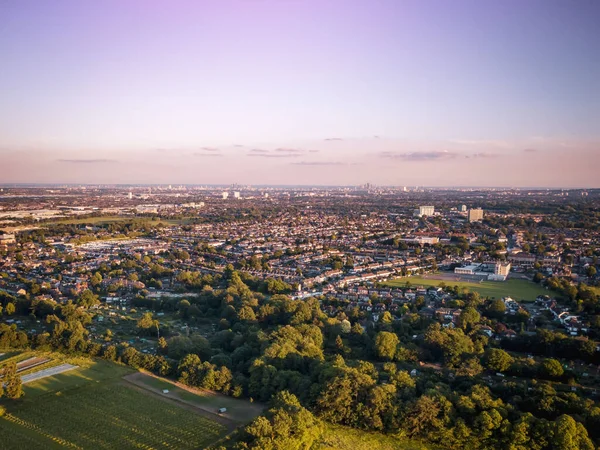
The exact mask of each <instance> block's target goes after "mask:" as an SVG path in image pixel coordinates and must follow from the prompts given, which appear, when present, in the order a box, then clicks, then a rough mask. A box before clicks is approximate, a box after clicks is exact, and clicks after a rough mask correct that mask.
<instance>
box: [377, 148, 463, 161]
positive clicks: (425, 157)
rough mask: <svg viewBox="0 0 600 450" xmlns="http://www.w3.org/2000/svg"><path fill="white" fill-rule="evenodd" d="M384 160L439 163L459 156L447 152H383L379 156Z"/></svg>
mask: <svg viewBox="0 0 600 450" xmlns="http://www.w3.org/2000/svg"><path fill="white" fill-rule="evenodd" d="M379 156H381V157H382V158H391V159H400V160H403V161H437V160H446V159H453V158H456V157H457V156H458V155H457V154H456V153H453V152H449V151H447V150H444V151H434V152H409V153H395V152H381V153H380V154H379Z"/></svg>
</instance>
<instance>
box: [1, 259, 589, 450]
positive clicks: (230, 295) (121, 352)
mask: <svg viewBox="0 0 600 450" xmlns="http://www.w3.org/2000/svg"><path fill="white" fill-rule="evenodd" d="M150 269H151V270H150V273H149V274H147V275H146V276H147V277H152V276H153V275H155V276H158V275H159V273H160V271H161V269H160V267H153V266H152V264H151V265H150ZM152 272H157V273H154V274H153V273H152ZM180 277H181V279H182V280H185V281H186V282H187V283H189V284H190V286H195V287H196V288H197V292H198V295H197V296H190V298H189V299H185V300H177V301H175V300H166V299H149V298H145V297H143V296H142V295H140V296H138V297H137V299H136V300H135V301H134V306H136V307H144V308H148V309H149V310H150V312H148V313H146V314H145V315H144V316H142V318H141V319H140V320H138V322H137V323H135V324H132V326H135V327H136V328H137V330H138V332H139V333H140V335H144V336H149V337H152V336H154V338H156V335H157V332H158V320H157V319H156V317H155V316H154V315H153V313H152V311H160V310H171V311H177V313H178V314H180V315H181V317H183V318H185V319H186V320H188V321H189V322H190V323H194V322H195V321H206V320H211V321H213V322H214V323H217V324H218V329H219V331H217V332H216V333H214V335H212V336H211V337H210V339H206V338H204V337H202V336H200V335H194V334H192V335H178V334H172V333H171V332H170V330H168V329H165V328H164V327H163V328H161V330H160V332H161V337H160V339H158V347H159V353H158V354H157V355H149V354H144V353H141V352H139V351H138V350H136V349H135V348H133V347H131V346H128V345H127V344H119V345H113V344H111V343H110V342H109V341H110V339H107V342H106V343H99V342H92V341H91V340H90V339H89V331H88V329H87V327H88V326H89V324H90V323H91V314H90V312H91V311H90V310H89V308H91V307H93V306H94V305H96V304H97V303H98V302H99V298H98V296H97V295H96V294H95V293H93V292H91V291H85V292H84V293H83V294H81V295H80V296H79V297H78V298H77V299H76V301H75V302H70V303H68V304H65V305H56V304H53V303H51V302H44V301H39V302H38V301H33V302H32V301H30V300H27V299H25V298H18V299H15V298H11V296H9V295H7V294H3V298H2V305H3V307H4V309H5V310H6V309H9V308H10V309H14V311H13V312H14V314H22V315H26V314H33V315H35V317H36V318H38V319H41V320H44V321H45V322H46V323H47V324H48V325H49V326H50V329H51V331H50V332H48V333H42V334H37V335H29V336H28V335H27V334H26V333H24V332H22V331H17V329H16V327H15V326H14V325H12V326H9V325H6V324H2V325H0V348H10V347H13V348H25V347H31V348H35V349H40V350H46V349H48V350H50V349H51V350H57V351H62V352H68V353H77V354H86V355H89V356H92V357H101V358H105V359H108V360H114V361H118V362H121V363H124V364H127V365H129V366H131V367H134V368H144V369H147V370H150V371H153V372H155V373H157V374H159V375H162V376H168V377H173V378H176V379H178V380H180V381H182V382H183V383H186V384H188V385H190V386H196V387H201V388H206V389H212V390H216V391H220V392H223V393H225V394H228V395H232V396H235V397H245V398H250V399H253V400H256V401H261V402H269V404H270V405H271V406H270V408H269V410H268V412H267V413H266V414H265V415H264V416H261V417H260V418H258V419H256V420H255V421H254V422H253V423H252V424H251V425H249V426H248V427H247V428H246V429H245V430H244V431H243V432H241V433H239V435H238V436H237V441H236V443H235V444H232V445H235V446H236V447H238V448H256V449H259V448H260V449H268V448H300V445H301V443H307V442H310V441H311V440H312V439H314V438H315V436H318V434H319V433H320V432H321V431H320V430H321V429H322V428H321V426H320V425H319V424H320V423H322V421H325V422H330V423H335V424H342V425H346V426H350V427H354V428H357V429H363V430H376V431H380V432H382V433H388V434H391V435H396V436H399V437H404V438H415V439H420V440H422V441H425V442H430V443H432V444H437V445H440V446H441V447H443V448H456V449H459V448H469V449H502V448H504V449H540V450H542V449H577V448H580V449H593V448H594V441H596V442H599V441H600V434H599V433H600V431H599V430H600V407H599V406H598V404H597V403H596V402H595V401H594V399H593V398H592V396H591V393H590V392H589V391H588V390H585V389H581V390H571V389H569V388H568V386H569V385H570V384H573V383H574V382H575V380H576V375H575V374H574V373H572V372H571V371H569V370H568V369H567V370H565V369H564V367H563V365H562V364H561V363H560V362H559V361H558V360H557V359H555V358H569V359H580V360H582V361H587V362H590V363H594V364H598V363H599V362H600V361H598V352H596V351H595V344H594V343H593V341H591V340H585V339H574V338H570V337H567V336H565V335H563V334H561V333H555V332H552V331H547V330H543V329H541V330H539V331H538V333H537V334H536V335H535V336H530V335H521V336H519V337H518V338H517V339H514V340H504V341H501V342H493V341H492V340H490V339H489V338H488V336H486V335H485V334H484V333H481V325H482V324H483V323H489V324H492V325H494V323H496V322H495V321H496V320H497V319H498V318H499V317H500V315H502V311H497V310H496V309H495V307H494V305H493V302H490V301H486V300H484V299H481V298H479V296H478V295H476V294H473V293H466V294H465V296H464V299H463V301H464V302H465V306H466V307H465V308H464V310H463V313H462V316H461V318H460V321H459V323H460V326H459V327H457V328H455V329H452V328H442V327H441V326H440V325H439V324H438V323H433V322H430V321H428V320H425V319H423V318H422V317H420V316H419V315H417V314H415V313H414V312H411V311H407V312H406V314H404V315H403V318H402V320H392V317H391V315H390V314H389V313H385V314H383V315H382V317H381V318H380V320H379V322H378V323H376V324H375V325H374V326H368V327H366V329H365V328H364V327H363V326H361V325H360V324H359V317H360V312H359V311H349V312H348V314H346V313H344V312H339V313H338V314H337V316H336V317H330V316H328V315H325V314H324V313H323V312H322V310H321V306H320V302H319V300H318V299H314V298H311V299H308V300H304V301H297V300H296V301H295V300H291V299H290V298H289V297H288V296H286V295H283V294H280V293H277V292H279V291H285V290H286V289H287V287H286V286H285V285H280V282H279V283H277V282H271V283H270V284H269V282H259V281H258V280H257V279H255V278H253V277H251V276H248V275H246V274H244V273H240V272H238V271H236V270H235V269H234V268H233V267H229V268H228V270H227V271H226V273H225V274H224V275H223V276H218V275H217V276H206V275H205V276H199V275H196V274H193V273H190V274H185V275H180ZM596 300H597V299H596ZM414 336H420V338H419V339H416V340H415V339H414ZM513 351H517V352H519V354H521V353H523V352H527V353H530V354H533V355H536V356H541V357H543V358H542V359H541V360H539V359H538V361H539V362H536V361H534V360H533V359H527V358H518V357H514V356H512V355H511V353H512V352H513ZM418 361H426V362H429V363H428V364H427V365H425V366H424V367H421V366H420V365H419V364H418ZM428 365H430V366H431V367H432V368H428V367H427V366H428ZM411 371H413V372H412V373H411ZM492 374H496V375H497V374H502V375H503V376H504V375H505V376H507V377H508V378H504V379H503V380H502V381H497V382H489V380H490V379H491V375H492ZM512 376H514V377H516V378H512Z"/></svg>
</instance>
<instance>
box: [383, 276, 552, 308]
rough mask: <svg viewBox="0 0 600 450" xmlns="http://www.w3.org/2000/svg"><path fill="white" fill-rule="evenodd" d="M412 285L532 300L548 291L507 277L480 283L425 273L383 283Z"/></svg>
mask: <svg viewBox="0 0 600 450" xmlns="http://www.w3.org/2000/svg"><path fill="white" fill-rule="evenodd" d="M407 281H408V282H409V283H410V285H411V286H412V287H415V286H424V287H430V286H436V287H437V286H439V285H440V283H445V284H446V286H458V287H459V288H463V287H466V288H468V289H469V290H470V291H472V292H479V294H480V295H481V296H482V297H490V298H501V297H512V298H513V299H515V300H520V301H526V302H532V301H534V300H535V298H536V297H537V296H538V295H548V291H547V290H546V289H545V288H543V287H541V286H540V285H538V284H536V283H533V282H531V281H527V280H518V279H508V280H507V281H482V282H481V283H478V282H473V281H454V279H447V278H441V277H436V275H427V276H425V277H421V276H418V277H403V278H396V279H395V280H391V281H387V282H385V283H383V284H384V285H386V286H393V287H404V286H406V282H407Z"/></svg>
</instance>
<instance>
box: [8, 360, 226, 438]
mask: <svg viewBox="0 0 600 450" xmlns="http://www.w3.org/2000/svg"><path fill="white" fill-rule="evenodd" d="M77 363H78V365H80V366H81V367H79V368H77V369H73V370H70V371H68V372H64V373H61V374H58V375H55V376H52V377H48V378H44V379H41V380H37V381H32V382H31V383H28V384H27V385H25V386H24V391H25V396H24V397H23V398H22V400H19V401H17V402H15V403H10V402H6V401H5V402H3V405H4V406H5V407H6V409H7V412H6V414H5V415H4V417H2V418H0V436H2V438H1V439H2V447H3V448H10V449H16V450H19V449H27V450H29V449H31V450H36V449H46V448H65V447H70V448H83V449H113V448H114V449H129V448H153V449H159V448H165V449H166V448H173V449H197V448H205V447H207V446H208V445H210V444H211V443H213V442H215V441H217V440H218V439H220V438H221V437H222V436H224V435H225V434H226V432H227V428H226V427H225V426H224V425H222V424H220V423H217V422H216V421H214V420H211V419H210V418H207V417H206V416H204V415H201V414H200V413H198V411H197V410H196V409H195V408H193V407H186V406H185V405H180V404H178V403H177V402H175V401H171V400H168V399H162V398H160V397H159V396H158V395H156V394H153V393H150V392H144V390H142V389H139V388H136V387H135V386H132V385H130V384H128V383H127V382H125V381H124V380H122V377H123V376H124V375H127V374H131V373H133V371H132V370H130V369H128V368H126V367H123V366H118V365H115V364H112V363H108V362H106V361H89V360H87V361H85V360H84V361H77Z"/></svg>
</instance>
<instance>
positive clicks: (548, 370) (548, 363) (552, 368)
mask: <svg viewBox="0 0 600 450" xmlns="http://www.w3.org/2000/svg"><path fill="white" fill-rule="evenodd" d="M564 372H565V371H564V369H563V367H562V366H561V364H560V362H559V361H557V360H556V359H553V358H549V359H545V360H544V361H542V364H541V365H540V373H541V374H542V375H543V376H545V377H548V378H559V377H561V376H562V375H563V373H564Z"/></svg>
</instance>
